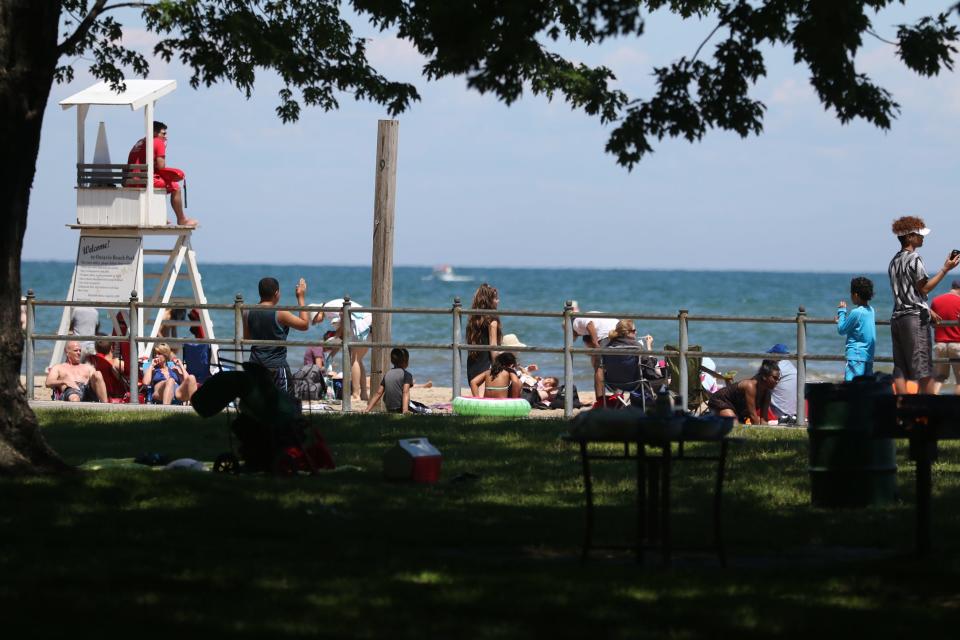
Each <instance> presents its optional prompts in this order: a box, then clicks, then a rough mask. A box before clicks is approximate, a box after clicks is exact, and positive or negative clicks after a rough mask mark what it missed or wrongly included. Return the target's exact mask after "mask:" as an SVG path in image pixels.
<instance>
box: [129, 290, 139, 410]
mask: <svg viewBox="0 0 960 640" xmlns="http://www.w3.org/2000/svg"><path fill="white" fill-rule="evenodd" d="M138 313H139V309H138V308H137V292H136V291H131V292H130V308H129V310H128V316H129V318H128V319H129V321H128V322H127V340H128V342H127V344H128V345H129V347H130V355H129V356H127V375H129V376H130V379H129V383H130V404H140V388H139V385H138V384H137V383H138V382H139V381H140V380H139V379H140V376H139V375H138V374H139V373H140V354H139V353H137V350H138V349H139V347H138V345H137V338H138V337H139V336H138V335H137V327H138V326H139V322H138V320H137V317H138V316H137V314H138Z"/></svg>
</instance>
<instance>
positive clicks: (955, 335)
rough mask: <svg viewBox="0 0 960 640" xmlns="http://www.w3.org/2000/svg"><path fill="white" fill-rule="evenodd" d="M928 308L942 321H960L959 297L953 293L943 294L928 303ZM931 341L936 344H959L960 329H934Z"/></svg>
mask: <svg viewBox="0 0 960 640" xmlns="http://www.w3.org/2000/svg"><path fill="white" fill-rule="evenodd" d="M930 308H931V309H933V310H934V311H935V312H936V313H937V315H938V316H940V317H941V318H943V319H944V320H952V321H956V320H957V319H960V296H958V295H957V294H955V293H944V294H941V295H939V296H937V297H936V298H934V299H933V300H932V301H931V302H930ZM933 339H934V340H935V341H937V342H960V327H940V326H938V327H936V328H935V329H934V330H933Z"/></svg>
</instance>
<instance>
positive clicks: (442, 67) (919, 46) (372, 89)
mask: <svg viewBox="0 0 960 640" xmlns="http://www.w3.org/2000/svg"><path fill="white" fill-rule="evenodd" d="M906 1H907V0H764V1H762V2H758V1H749V0H736V1H730V0H500V1H491V2H449V0H353V1H352V2H351V4H352V8H353V10H354V11H355V12H356V13H357V14H358V15H359V16H360V17H361V18H368V19H369V20H370V22H371V23H372V25H373V26H374V27H375V28H377V29H381V30H394V31H396V33H397V35H398V36H399V37H400V38H403V39H406V40H408V41H410V42H411V43H412V44H413V45H414V46H415V47H416V49H417V50H418V51H419V52H420V53H421V54H422V55H423V56H425V58H426V60H427V63H426V64H425V66H424V69H423V75H424V77H425V78H426V79H428V80H431V79H438V78H443V77H448V76H462V77H464V78H465V79H466V81H467V85H468V86H469V87H470V88H472V89H474V90H476V91H478V92H481V93H492V94H494V95H495V96H497V97H498V98H499V99H500V100H502V101H503V102H505V103H506V104H508V105H509V104H511V103H513V102H514V101H516V100H517V99H519V98H520V97H521V96H522V95H523V94H524V92H531V93H533V94H542V95H546V96H548V97H550V98H555V97H562V98H563V99H564V100H565V101H567V102H568V103H569V104H570V105H571V107H573V108H576V109H582V110H583V111H584V112H586V113H587V114H589V115H592V116H597V117H599V118H600V120H601V122H603V123H609V124H612V126H613V130H612V133H611V135H610V138H609V140H608V142H607V145H606V150H607V151H608V152H609V153H611V154H614V155H615V156H616V158H617V161H618V162H619V163H620V164H622V165H624V166H626V167H628V168H630V167H633V166H634V165H635V164H636V163H637V162H639V161H640V160H641V159H642V158H643V156H645V155H646V154H648V153H651V152H652V151H653V147H654V144H655V143H656V141H658V140H662V139H663V138H664V137H682V138H685V139H687V140H690V141H696V140H700V139H701V138H702V137H703V136H704V135H705V134H706V133H707V132H708V131H709V130H710V129H723V130H729V131H735V132H736V133H738V134H739V135H741V136H747V135H750V134H759V133H760V132H761V131H762V129H763V117H764V113H765V111H766V106H765V105H764V104H763V103H762V102H761V101H760V100H758V99H756V98H754V97H753V96H752V95H751V89H752V88H753V87H754V85H755V84H756V82H757V81H758V80H759V79H760V78H762V77H763V76H765V75H766V73H767V69H766V66H765V61H764V51H765V48H767V49H768V48H769V47H771V46H783V47H789V48H790V49H792V51H793V57H794V61H795V63H796V64H798V65H804V66H806V67H807V68H808V69H809V72H810V82H811V84H812V86H813V87H814V89H815V90H816V93H817V95H818V97H819V99H820V101H821V102H822V103H823V105H824V106H825V107H827V108H829V109H831V110H832V111H833V112H834V113H835V114H836V116H837V118H839V119H840V121H841V122H844V123H846V122H849V121H850V120H853V119H856V118H860V119H863V120H865V121H868V122H870V123H872V124H874V125H876V126H878V127H880V128H883V129H886V128H889V127H890V126H891V123H892V121H893V119H894V118H895V117H896V116H897V113H898V111H899V105H898V104H897V102H896V101H895V99H894V96H893V95H891V93H890V92H889V91H887V90H886V89H884V88H883V87H882V86H879V85H878V84H876V83H875V82H873V81H872V80H871V79H870V77H868V76H867V75H866V74H864V73H862V72H860V71H859V70H858V69H857V65H856V55H857V52H858V51H859V50H860V49H861V48H862V46H863V44H864V40H865V38H871V37H876V38H880V39H883V38H882V37H881V36H880V35H878V34H877V33H876V32H875V31H874V28H873V18H874V17H875V16H876V14H877V12H879V11H881V10H882V9H884V8H886V7H888V6H890V5H894V4H906ZM63 6H64V21H63V27H64V28H63V42H62V44H60V53H61V59H63V60H67V61H68V62H65V63H64V64H63V65H62V66H60V67H59V68H58V70H57V77H58V79H60V80H65V79H69V78H70V77H71V76H72V73H73V69H72V65H71V63H70V62H69V61H72V60H74V59H76V58H77V57H79V56H92V60H93V64H92V65H91V72H92V73H93V74H94V75H95V76H97V77H99V78H102V79H104V80H108V81H110V82H112V83H114V84H120V83H121V82H122V79H123V77H124V74H125V73H127V72H133V73H135V74H139V75H146V74H147V73H148V72H149V64H148V61H147V59H146V57H145V56H144V55H143V53H142V52H138V51H134V50H132V49H129V48H127V47H125V46H124V45H123V41H122V26H121V25H120V24H119V23H118V22H117V20H116V18H115V17H113V15H111V14H112V10H114V9H118V8H125V7H126V8H129V7H140V8H142V11H143V18H144V21H145V23H146V26H147V28H148V29H149V30H150V31H153V32H155V33H157V34H158V35H160V36H161V40H160V42H159V43H158V44H157V45H156V47H155V49H154V52H153V53H154V54H156V55H158V56H160V57H161V58H162V59H164V60H166V61H170V60H173V59H177V60H179V61H180V62H182V63H183V64H184V65H185V66H187V67H188V68H189V69H191V71H192V76H191V84H192V85H193V86H195V87H196V86H200V85H210V84H213V83H216V82H221V81H222V82H229V83H231V84H233V85H235V86H236V87H237V88H238V89H240V90H241V91H242V92H244V93H245V94H246V95H247V96H249V95H250V93H251V92H252V90H253V87H254V83H255V80H256V73H257V71H258V70H274V71H275V72H276V73H278V74H279V76H280V78H281V79H282V80H283V83H284V88H283V89H282V90H281V91H280V95H279V100H280V103H279V105H278V107H277V114H278V116H279V117H280V118H281V119H282V120H284V121H291V120H296V119H297V118H298V117H299V116H300V115H301V106H302V105H305V106H319V107H321V108H323V109H327V110H329V109H335V108H337V107H338V106H339V101H338V95H339V94H344V93H347V94H352V95H353V96H354V97H355V98H356V99H358V100H370V101H373V102H376V103H378V104H382V105H384V106H386V107H387V109H388V111H389V112H390V113H391V114H392V115H396V114H398V113H400V112H402V111H404V110H406V109H408V108H409V107H410V106H411V104H412V103H413V102H415V101H417V100H419V99H420V96H419V94H418V92H417V89H416V87H414V86H413V85H411V84H408V83H403V82H393V81H390V80H389V79H387V78H385V77H384V76H382V75H381V74H380V73H379V72H377V70H376V69H374V68H373V67H371V65H370V64H369V63H368V61H367V57H366V48H365V42H366V41H365V39H364V37H363V36H362V35H358V34H355V33H354V29H353V28H352V27H351V25H350V24H349V23H348V21H347V19H346V17H345V16H344V13H343V11H342V10H341V6H340V2H337V1H336V0H152V1H143V2H124V1H122V0H117V1H116V2H113V3H112V4H111V3H110V2H109V0H95V1H94V2H90V1H89V0H64V3H63ZM657 10H667V11H671V12H673V13H675V14H677V15H679V16H681V17H682V18H684V19H691V20H697V21H706V23H707V24H708V25H709V24H712V25H713V30H712V31H711V32H710V34H709V35H708V36H707V38H706V39H705V40H704V41H703V42H702V43H701V45H700V46H699V47H698V48H697V49H696V50H695V51H693V52H689V53H688V54H687V55H681V56H680V57H678V58H676V59H675V60H674V61H673V62H671V63H670V64H669V65H667V66H664V67H657V68H654V69H653V70H652V73H653V74H654V77H655V80H656V90H655V92H654V93H653V95H650V96H629V95H627V94H626V93H625V92H624V91H622V90H619V89H617V88H615V87H614V83H613V82H612V81H613V80H614V79H615V78H614V76H613V73H612V72H611V71H610V70H609V69H607V68H606V67H603V66H597V67H591V66H588V65H585V64H582V63H575V62H572V61H570V60H567V59H566V58H564V57H563V56H561V55H559V54H557V53H556V52H554V51H552V50H551V46H552V45H554V44H556V43H557V42H559V41H566V40H570V41H575V42H582V43H586V44H588V45H589V44H594V43H599V42H602V41H604V40H607V39H609V38H614V37H623V36H642V34H643V31H644V26H645V16H647V15H649V14H650V13H651V12H654V11H657ZM954 12H956V13H958V14H960V4H954V5H953V6H950V4H944V6H943V7H942V10H941V11H940V12H939V13H937V14H934V15H929V16H925V17H922V18H920V19H919V20H917V21H916V22H915V23H914V24H902V25H899V26H898V28H897V32H896V35H895V40H891V41H889V42H890V44H891V45H892V46H895V47H896V50H897V55H898V56H899V58H900V60H901V61H902V62H903V64H904V65H905V66H906V67H908V68H909V69H912V70H913V71H915V72H917V73H919V74H921V75H925V76H930V75H935V74H937V73H939V72H940V71H941V70H942V69H944V68H947V69H952V64H953V56H954V54H955V53H956V47H955V46H954V45H955V43H956V42H957V39H958V29H957V26H956V24H954V22H955V20H954V19H953V18H954V17H955V16H953V15H952V14H953V13H954Z"/></svg>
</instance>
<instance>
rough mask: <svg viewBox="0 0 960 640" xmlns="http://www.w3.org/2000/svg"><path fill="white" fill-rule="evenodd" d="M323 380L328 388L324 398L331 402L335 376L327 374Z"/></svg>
mask: <svg viewBox="0 0 960 640" xmlns="http://www.w3.org/2000/svg"><path fill="white" fill-rule="evenodd" d="M323 382H324V384H325V385H326V387H327V390H326V391H325V392H324V394H323V398H324V399H325V400H326V401H327V402H330V401H331V400H333V378H331V377H330V376H327V377H326V378H324V379H323Z"/></svg>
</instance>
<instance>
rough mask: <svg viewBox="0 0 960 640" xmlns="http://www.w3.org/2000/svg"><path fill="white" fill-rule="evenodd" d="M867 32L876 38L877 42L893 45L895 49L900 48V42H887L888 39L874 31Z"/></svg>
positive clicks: (868, 30)
mask: <svg viewBox="0 0 960 640" xmlns="http://www.w3.org/2000/svg"><path fill="white" fill-rule="evenodd" d="M866 32H867V33H869V34H870V35H871V36H873V37H874V38H876V39H877V40H879V41H880V42H885V43H887V44H892V45H893V46H895V47H898V46H900V43H898V42H891V41H890V40H887V39H886V38H882V37H880V36H879V35H877V33H876V32H875V31H873V29H866Z"/></svg>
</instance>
